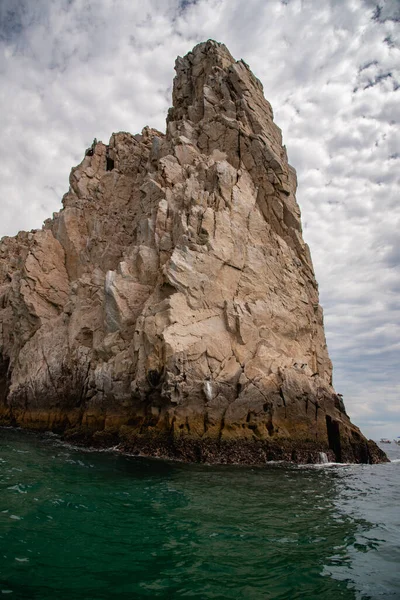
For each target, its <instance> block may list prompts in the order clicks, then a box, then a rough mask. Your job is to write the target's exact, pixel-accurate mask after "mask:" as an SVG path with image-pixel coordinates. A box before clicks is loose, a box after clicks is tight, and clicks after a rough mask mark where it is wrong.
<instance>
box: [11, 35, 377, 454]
mask: <svg viewBox="0 0 400 600" xmlns="http://www.w3.org/2000/svg"><path fill="white" fill-rule="evenodd" d="M176 71H177V75H176V78H175V81H174V91H173V108H171V109H170V111H169V114H168V119H167V133H166V135H164V134H161V133H160V132H158V131H155V130H152V129H149V128H145V129H144V130H143V132H142V134H141V135H135V136H132V135H130V134H127V133H118V134H114V135H112V137H111V139H110V143H109V145H108V146H105V145H104V144H102V143H100V142H99V143H97V144H94V145H93V146H92V148H91V149H89V150H88V151H87V152H86V155H85V157H84V159H83V161H82V162H81V164H80V165H79V166H78V167H76V168H74V169H72V172H71V176H70V189H69V192H68V193H67V194H66V195H65V196H64V198H63V206H64V208H63V209H62V210H61V211H60V213H59V214H55V215H54V217H53V219H50V220H48V221H46V222H45V224H44V227H43V229H42V230H41V231H34V232H31V233H25V232H21V233H19V234H18V235H17V236H16V237H15V238H3V240H2V241H1V245H0V415H1V418H2V422H3V423H11V424H17V425H21V426H25V427H31V428H40V429H53V430H56V431H62V432H64V435H65V436H66V437H69V438H70V439H74V440H81V441H86V442H87V443H92V444H94V443H96V444H109V443H119V444H120V447H121V448H123V449H126V450H131V451H137V452H143V453H147V454H153V455H166V456H175V457H180V458H183V459H189V460H207V461H216V462H218V461H220V462H264V461H265V460H270V459H279V458H281V459H289V460H294V461H314V462H318V456H319V453H320V452H325V453H326V454H327V455H328V456H329V457H330V458H331V459H334V460H339V461H341V460H343V461H356V462H376V461H379V460H385V456H384V454H383V453H382V452H381V451H380V450H379V449H378V448H377V447H376V446H375V445H374V444H373V443H372V442H367V440H366V439H365V438H364V437H363V436H362V434H361V433H360V431H359V430H358V429H357V428H356V427H354V426H353V425H352V424H351V422H350V420H349V418H348V417H347V415H346V412H345V409H344V406H343V403H342V401H341V398H340V397H339V396H337V395H336V394H335V392H334V390H333V388H332V385H331V372H332V367H331V362H330V360H329V356H328V352H327V348H326V343H325V336H324V329H323V321H322V310H321V307H320V306H319V303H318V289H317V284H316V281H315V277H314V272H313V267H312V263H311V258H310V253H309V250H308V247H307V245H306V244H305V243H304V242H303V239H302V234H301V224H300V211H299V207H298V205H297V203H296V199H295V191H296V174H295V171H294V170H293V169H292V168H291V167H290V165H289V164H288V162H287V156H286V151H285V148H284V147H283V146H282V139H281V132H280V130H279V128H278V127H277V126H276V125H275V124H274V122H273V115H272V110H271V107H270V105H269V104H268V102H266V100H265V99H264V97H263V91H262V86H261V83H260V82H259V81H258V80H257V79H256V78H255V77H254V75H253V74H252V73H251V71H250V70H249V68H248V66H247V65H246V64H245V63H244V62H243V61H239V62H235V61H234V59H233V58H232V56H231V55H230V54H229V52H228V50H227V49H226V48H225V46H223V45H221V44H217V43H216V42H212V41H209V42H206V43H203V44H200V45H198V46H196V48H194V50H193V52H190V53H189V54H188V55H187V56H186V57H184V58H183V59H182V58H178V60H177V63H176Z"/></svg>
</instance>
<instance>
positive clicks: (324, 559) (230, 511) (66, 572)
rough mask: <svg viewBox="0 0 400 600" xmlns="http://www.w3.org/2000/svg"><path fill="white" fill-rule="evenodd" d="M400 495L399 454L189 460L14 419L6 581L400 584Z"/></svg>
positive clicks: (102, 589)
mask: <svg viewBox="0 0 400 600" xmlns="http://www.w3.org/2000/svg"><path fill="white" fill-rule="evenodd" d="M385 450H387V447H385ZM389 451H391V452H392V455H393V456H394V457H395V456H398V458H400V447H394V445H393V444H392V447H389ZM396 452H397V454H396ZM399 498H400V462H394V463H391V464H388V465H358V466H321V467H318V466H317V467H311V466H310V467H295V466H293V467H291V466H284V465H268V466H265V467H260V468H246V467H232V466H229V467H225V466H220V467H216V466H212V467H211V466H205V465H185V464H179V463H171V462H166V461H157V460H148V459H140V458H133V457H123V456H120V455H118V454H113V453H95V452H83V451H81V450H76V449H73V448H69V447H66V446H63V445H62V444H61V443H60V442H59V441H58V440H57V439H56V438H54V437H51V436H40V437H39V436H35V435H33V434H28V433H24V432H21V431H13V430H4V429H3V430H0V593H1V596H3V595H4V597H9V598H14V599H15V598H18V599H20V598H21V599H25V598H26V599H29V600H36V599H37V600H47V599H50V598H51V599H52V600H53V599H57V600H63V599H68V600H83V599H85V600H103V599H104V600H105V599H111V598H118V599H120V598H121V599H125V598H126V599H128V598H129V599H136V598H165V599H167V598H168V599H174V598H199V599H203V598H204V599H209V598H210V599H211V598H212V599H221V600H222V599H225V598H226V599H235V600H236V599H240V598H243V599H246V600H247V599H249V600H253V599H254V600H256V599H257V600H258V599H290V600H295V599H299V598H304V599H306V600H313V599H314V598H315V599H316V598H318V599H324V600H330V599H334V600H337V599H339V598H344V599H368V598H370V599H375V598H392V599H394V598H400V574H399V572H400V548H399V540H400V510H399V509H398V502H399Z"/></svg>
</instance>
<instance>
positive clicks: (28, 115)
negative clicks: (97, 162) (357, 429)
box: [0, 0, 400, 437]
mask: <svg viewBox="0 0 400 600" xmlns="http://www.w3.org/2000/svg"><path fill="white" fill-rule="evenodd" d="M399 19H400V9H399V3H398V2H397V0H386V1H384V0H379V1H378V0H377V2H374V1H372V0H329V1H327V2H324V3H321V2H318V1H317V0H287V1H286V2H281V1H280V0H270V1H269V2H265V0H197V1H196V2H188V1H187V0H185V1H181V2H179V1H178V0H150V1H148V2H146V3H144V2H142V1H140V0H134V1H133V0H119V1H118V2H113V3H111V2H109V0H96V2H94V0H37V1H36V2H30V1H29V0H3V1H2V3H1V4H0V77H1V80H2V86H1V88H0V98H1V104H2V113H1V115H0V126H1V131H2V147H1V165H2V177H1V180H0V203H1V209H2V210H1V215H2V217H1V222H0V235H4V234H11V235H12V234H15V233H16V231H17V230H18V229H21V228H25V229H30V228H31V227H40V225H41V222H42V221H43V219H45V218H47V217H48V216H50V215H51V213H52V212H53V211H55V210H58V209H59V208H60V201H61V198H62V195H63V193H64V192H65V191H66V190H67V188H68V174H69V171H70V168H71V167H72V166H73V165H75V164H76V163H78V162H79V161H80V160H81V158H82V156H83V153H84V150H85V148H86V147H87V146H88V145H89V144H90V143H91V141H92V139H93V138H94V137H97V138H98V139H103V140H104V141H107V140H108V138H109V137H110V135H111V133H112V132H113V131H118V130H125V131H131V132H133V133H135V132H137V131H140V130H141V129H142V127H143V126H144V125H147V124H148V125H151V126H153V127H157V128H159V129H162V130H163V129H164V124H165V117H166V112H167V109H168V106H169V104H170V96H171V84H172V77H173V74H174V72H173V66H174V61H175V58H176V56H177V55H178V54H180V55H182V54H185V53H186V52H188V51H189V50H190V49H191V47H192V46H193V45H194V44H195V43H197V42H199V41H203V40H205V39H208V38H210V37H211V38H214V39H217V40H219V41H223V42H224V43H225V44H226V45H227V46H228V48H229V49H230V50H231V52H232V54H233V55H234V56H235V57H236V58H244V59H245V60H246V62H247V63H249V65H250V67H251V68H252V70H253V71H254V72H255V74H256V75H257V76H258V77H259V78H260V79H261V80H262V82H263V84H264V90H265V95H266V97H267V98H268V100H269V101H270V102H271V104H272V106H273V109H274V112H275V120H276V122H277V124H278V125H279V126H280V127H281V128H282V130H283V135H284V142H285V144H286V146H287V149H288V154H289V159H290V161H291V162H292V164H293V165H294V166H295V167H296V168H297V170H298V178H299V191H298V200H299V203H300V206H301V209H302V214H303V224H304V235H305V238H306V241H307V242H308V243H309V244H310V246H311V251H312V255H313V259H314V264H315V269H316V274H317V279H318V281H319V283H320V292H321V300H322V303H323V305H324V307H325V323H326V330H327V337H328V345H329V348H330V353H331V357H332V359H333V363H334V367H335V375H334V380H335V383H336V386H337V388H338V390H339V391H341V392H342V393H343V394H344V396H345V401H346V406H347V409H348V412H349V413H350V414H351V416H352V417H353V418H354V419H355V420H356V422H358V423H359V424H360V425H361V426H363V428H364V429H365V431H366V433H367V434H370V435H374V436H375V437H377V436H378V437H379V436H381V435H394V431H393V430H394V429H395V428H397V429H400V415H399V413H398V406H399V404H400V403H399V401H398V398H399V395H398V394H399V389H398V370H399V360H398V353H399V349H398V339H399V315H400V306H399V301H398V298H399V292H400V284H399V282H400V278H399V269H400V249H399V248H400V244H399V233H398V232H399V229H400V228H399V225H400V208H399V203H398V191H399V160H400V132H399V120H400V102H399V98H400V68H399V65H400V32H399V27H398V20H399ZM378 430H379V432H378ZM389 432H391V433H389ZM397 435H398V433H397Z"/></svg>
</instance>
